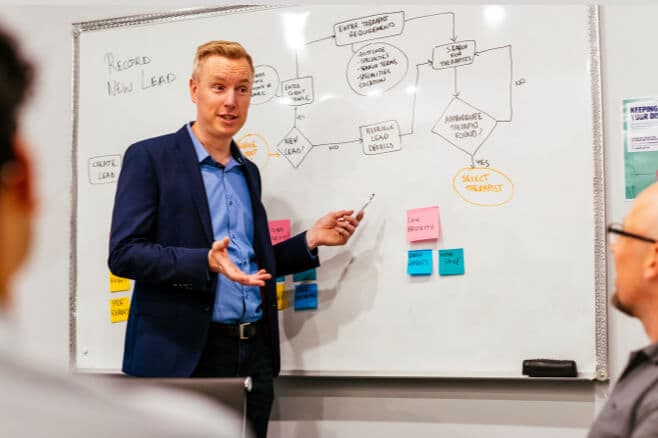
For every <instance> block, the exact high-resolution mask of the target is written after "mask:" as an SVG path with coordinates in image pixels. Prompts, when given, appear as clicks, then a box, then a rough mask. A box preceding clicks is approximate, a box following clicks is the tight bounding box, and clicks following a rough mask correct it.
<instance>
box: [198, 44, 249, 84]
mask: <svg viewBox="0 0 658 438" xmlns="http://www.w3.org/2000/svg"><path fill="white" fill-rule="evenodd" d="M209 56H223V57H224V58H228V59H246V60H247V62H248V63H249V67H251V72H252V73H253V72H254V63H253V61H252V60H251V55H249V53H247V51H246V50H245V48H244V47H242V44H240V43H237V42H235V41H223V40H215V41H208V42H207V43H205V44H201V45H200V46H199V47H197V49H196V54H195V55H194V66H193V68H192V77H193V78H196V77H197V75H198V74H199V69H200V68H201V63H202V62H203V60H204V59H206V58H208V57H209Z"/></svg>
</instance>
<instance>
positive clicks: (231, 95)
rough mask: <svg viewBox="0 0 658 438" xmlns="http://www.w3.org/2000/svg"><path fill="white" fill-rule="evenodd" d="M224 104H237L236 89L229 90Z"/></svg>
mask: <svg viewBox="0 0 658 438" xmlns="http://www.w3.org/2000/svg"><path fill="white" fill-rule="evenodd" d="M224 105H225V106H230V107H234V106H235V90H228V91H227V92H226V94H225V99H224Z"/></svg>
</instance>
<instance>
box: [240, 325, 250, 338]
mask: <svg viewBox="0 0 658 438" xmlns="http://www.w3.org/2000/svg"><path fill="white" fill-rule="evenodd" d="M248 325H251V323H250V322H243V323H240V325H239V327H240V340H241V341H244V340H246V339H249V338H248V337H247V336H245V335H244V328H245V327H246V326H248Z"/></svg>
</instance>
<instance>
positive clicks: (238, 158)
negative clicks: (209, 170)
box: [185, 122, 245, 169]
mask: <svg viewBox="0 0 658 438" xmlns="http://www.w3.org/2000/svg"><path fill="white" fill-rule="evenodd" d="M193 123H194V122H189V123H188V124H187V125H185V126H186V128H187V132H188V133H189V134H190V139H191V140H192V144H193V145H194V152H196V156H197V159H198V160H199V163H203V162H204V161H205V162H207V161H208V160H212V157H211V156H210V154H209V153H208V151H207V150H206V148H204V147H203V145H202V144H201V142H200V141H199V139H198V138H197V136H196V135H195V134H194V131H192V124H193ZM244 163H245V158H244V156H243V155H242V152H240V149H239V148H238V146H237V145H236V144H235V142H234V141H233V140H231V159H229V162H228V163H226V166H225V167H226V169H230V168H232V167H234V166H243V165H244Z"/></svg>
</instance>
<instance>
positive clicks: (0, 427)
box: [0, 321, 250, 438]
mask: <svg viewBox="0 0 658 438" xmlns="http://www.w3.org/2000/svg"><path fill="white" fill-rule="evenodd" d="M5 325H6V321H0V342H1V341H2V338H3V337H4V338H5V339H6V338H7V336H8V331H7V328H6V327H3V326H5ZM9 344H11V343H9ZM0 388H2V390H1V391H0V436H3V437H45V436H62V437H68V438H77V437H80V438H82V437H94V438H106V437H107V438H116V437H119V436H120V437H162V438H169V437H172V438H173V437H186V438H203V437H220V438H234V437H241V436H250V435H249V434H244V435H243V428H244V420H243V419H242V418H241V416H240V415H238V413H237V412H236V411H234V410H232V409H230V408H228V407H225V406H223V405H221V404H219V403H216V402H214V401H212V400H210V399H208V398H206V397H203V396H200V395H197V394H194V393H190V392H187V391H182V390H175V389H168V388H167V389H165V388H162V387H158V386H154V385H149V384H144V382H140V385H137V386H135V385H133V384H131V382H130V381H129V380H127V379H126V380H123V379H121V378H101V377H98V376H93V375H88V376H77V377H72V376H70V375H64V374H62V373H59V372H56V371H50V370H47V369H45V367H44V364H40V365H39V366H36V365H35V364H33V363H31V362H30V361H29V360H28V359H27V358H26V357H22V356H20V355H19V354H17V349H15V348H11V347H8V343H7V342H3V343H2V345H0Z"/></svg>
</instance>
